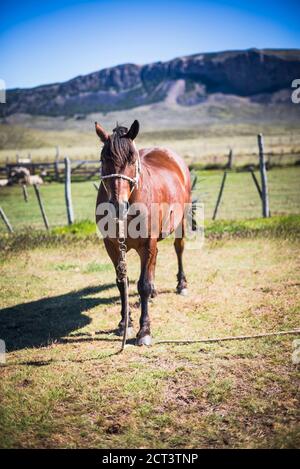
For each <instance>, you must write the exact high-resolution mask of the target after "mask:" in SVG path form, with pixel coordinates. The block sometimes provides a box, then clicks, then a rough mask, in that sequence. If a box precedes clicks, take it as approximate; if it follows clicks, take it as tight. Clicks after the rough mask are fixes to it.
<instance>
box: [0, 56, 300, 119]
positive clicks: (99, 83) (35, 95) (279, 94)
mask: <svg viewBox="0 0 300 469" xmlns="http://www.w3.org/2000/svg"><path fill="white" fill-rule="evenodd" d="M294 78H300V49H295V50H276V49H262V50H258V49H249V50H246V51H225V52H216V53H207V54H195V55H190V56H185V57H179V58H176V59H173V60H170V61H168V62H156V63H152V64H149V65H143V66H140V65H135V64H124V65H118V66H116V67H111V68H106V69H103V70H100V71H98V72H94V73H90V74H88V75H83V76H78V77H76V78H74V79H72V80H69V81H66V82H64V83H55V84H50V85H44V86H39V87H36V88H30V89H20V88H17V89H12V90H9V91H8V92H7V103H6V104H5V105H3V104H2V105H0V115H1V116H2V117H3V116H4V115H6V116H8V115H11V114H14V113H27V114H37V115H49V116H59V115H62V116H72V115H75V114H78V115H82V114H88V113H92V112H108V111H114V110H120V109H130V108H134V107H137V106H141V105H145V104H152V103H158V102H166V103H169V104H178V105H182V106H193V105H195V104H199V103H202V102H205V101H207V100H208V98H209V97H210V95H213V94H217V95H218V96H220V95H221V96H222V95H235V96H239V97H249V98H250V99H251V101H256V102H262V103H265V102H274V101H276V102H286V103H287V101H288V100H290V98H289V96H290V94H291V82H292V80H293V79H294ZM287 90H289V92H287Z"/></svg>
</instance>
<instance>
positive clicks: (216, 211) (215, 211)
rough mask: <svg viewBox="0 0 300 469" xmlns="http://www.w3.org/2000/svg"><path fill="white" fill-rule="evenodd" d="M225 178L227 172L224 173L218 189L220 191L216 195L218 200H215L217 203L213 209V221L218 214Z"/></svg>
mask: <svg viewBox="0 0 300 469" xmlns="http://www.w3.org/2000/svg"><path fill="white" fill-rule="evenodd" d="M226 176H227V172H226V171H224V174H223V179H222V182H221V187H220V191H219V195H218V199H217V203H216V207H215V210H214V214H213V217H212V219H213V220H215V219H216V216H217V213H218V208H219V205H220V203H221V198H222V194H223V189H224V186H225V181H226Z"/></svg>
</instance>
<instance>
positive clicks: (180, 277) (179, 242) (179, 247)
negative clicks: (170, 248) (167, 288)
mask: <svg viewBox="0 0 300 469" xmlns="http://www.w3.org/2000/svg"><path fill="white" fill-rule="evenodd" d="M174 247H175V251H176V254H177V261H178V273H177V282H178V283H177V287H176V291H177V293H179V294H180V295H186V294H187V280H186V276H185V273H184V271H183V262H182V256H183V250H184V222H183V221H182V224H181V225H180V226H179V228H178V229H177V230H176V231H175V242H174Z"/></svg>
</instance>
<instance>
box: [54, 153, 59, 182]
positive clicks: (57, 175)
mask: <svg viewBox="0 0 300 469" xmlns="http://www.w3.org/2000/svg"><path fill="white" fill-rule="evenodd" d="M55 148H56V150H55V161H54V173H55V180H56V181H59V169H58V161H59V146H57V147H55Z"/></svg>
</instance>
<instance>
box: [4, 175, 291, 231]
mask: <svg viewBox="0 0 300 469" xmlns="http://www.w3.org/2000/svg"><path fill="white" fill-rule="evenodd" d="M268 174H269V176H268V178H269V192H270V207H271V212H272V215H283V214H290V213H299V212H300V189H299V179H300V167H295V168H282V169H279V168H276V169H272V170H271V171H269V173H268ZM197 175H198V185H197V190H196V194H197V197H198V200H199V202H203V203H204V210H205V218H206V219H207V220H209V219H211V217H212V214H213V210H214V206H215V203H216V199H217V194H218V191H219V187H220V184H221V179H222V172H221V171H198V172H197ZM28 191H29V202H28V203H25V202H24V199H23V194H22V189H21V187H19V186H14V187H4V188H0V206H1V207H2V208H3V210H4V211H5V213H6V214H7V216H8V218H9V220H10V222H11V224H12V226H13V227H14V228H15V229H16V230H18V229H20V228H22V227H24V226H28V225H31V226H32V227H35V228H42V227H43V222H42V218H41V215H40V212H39V207H38V204H37V201H36V198H35V194H34V190H33V188H29V189H28ZM40 191H41V196H42V198H43V201H44V205H45V210H46V213H47V216H48V219H49V223H50V226H51V227H54V226H57V225H64V224H65V223H66V221H67V219H66V208H65V200H64V186H63V184H58V183H51V184H45V185H44V186H41V189H40ZM72 195H73V205H74V212H75V217H76V219H77V220H90V221H94V213H95V200H96V190H95V188H94V186H93V183H92V182H81V183H73V184H72ZM260 215H261V203H260V199H259V196H258V193H257V190H256V188H255V186H254V184H253V181H252V178H251V175H250V174H249V173H231V174H229V175H228V178H227V182H226V185H225V189H224V195H223V200H222V203H221V206H220V209H219V213H218V218H220V219H245V218H256V217H259V216H260ZM4 231H5V226H4V225H3V223H1V224H0V232H4Z"/></svg>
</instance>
